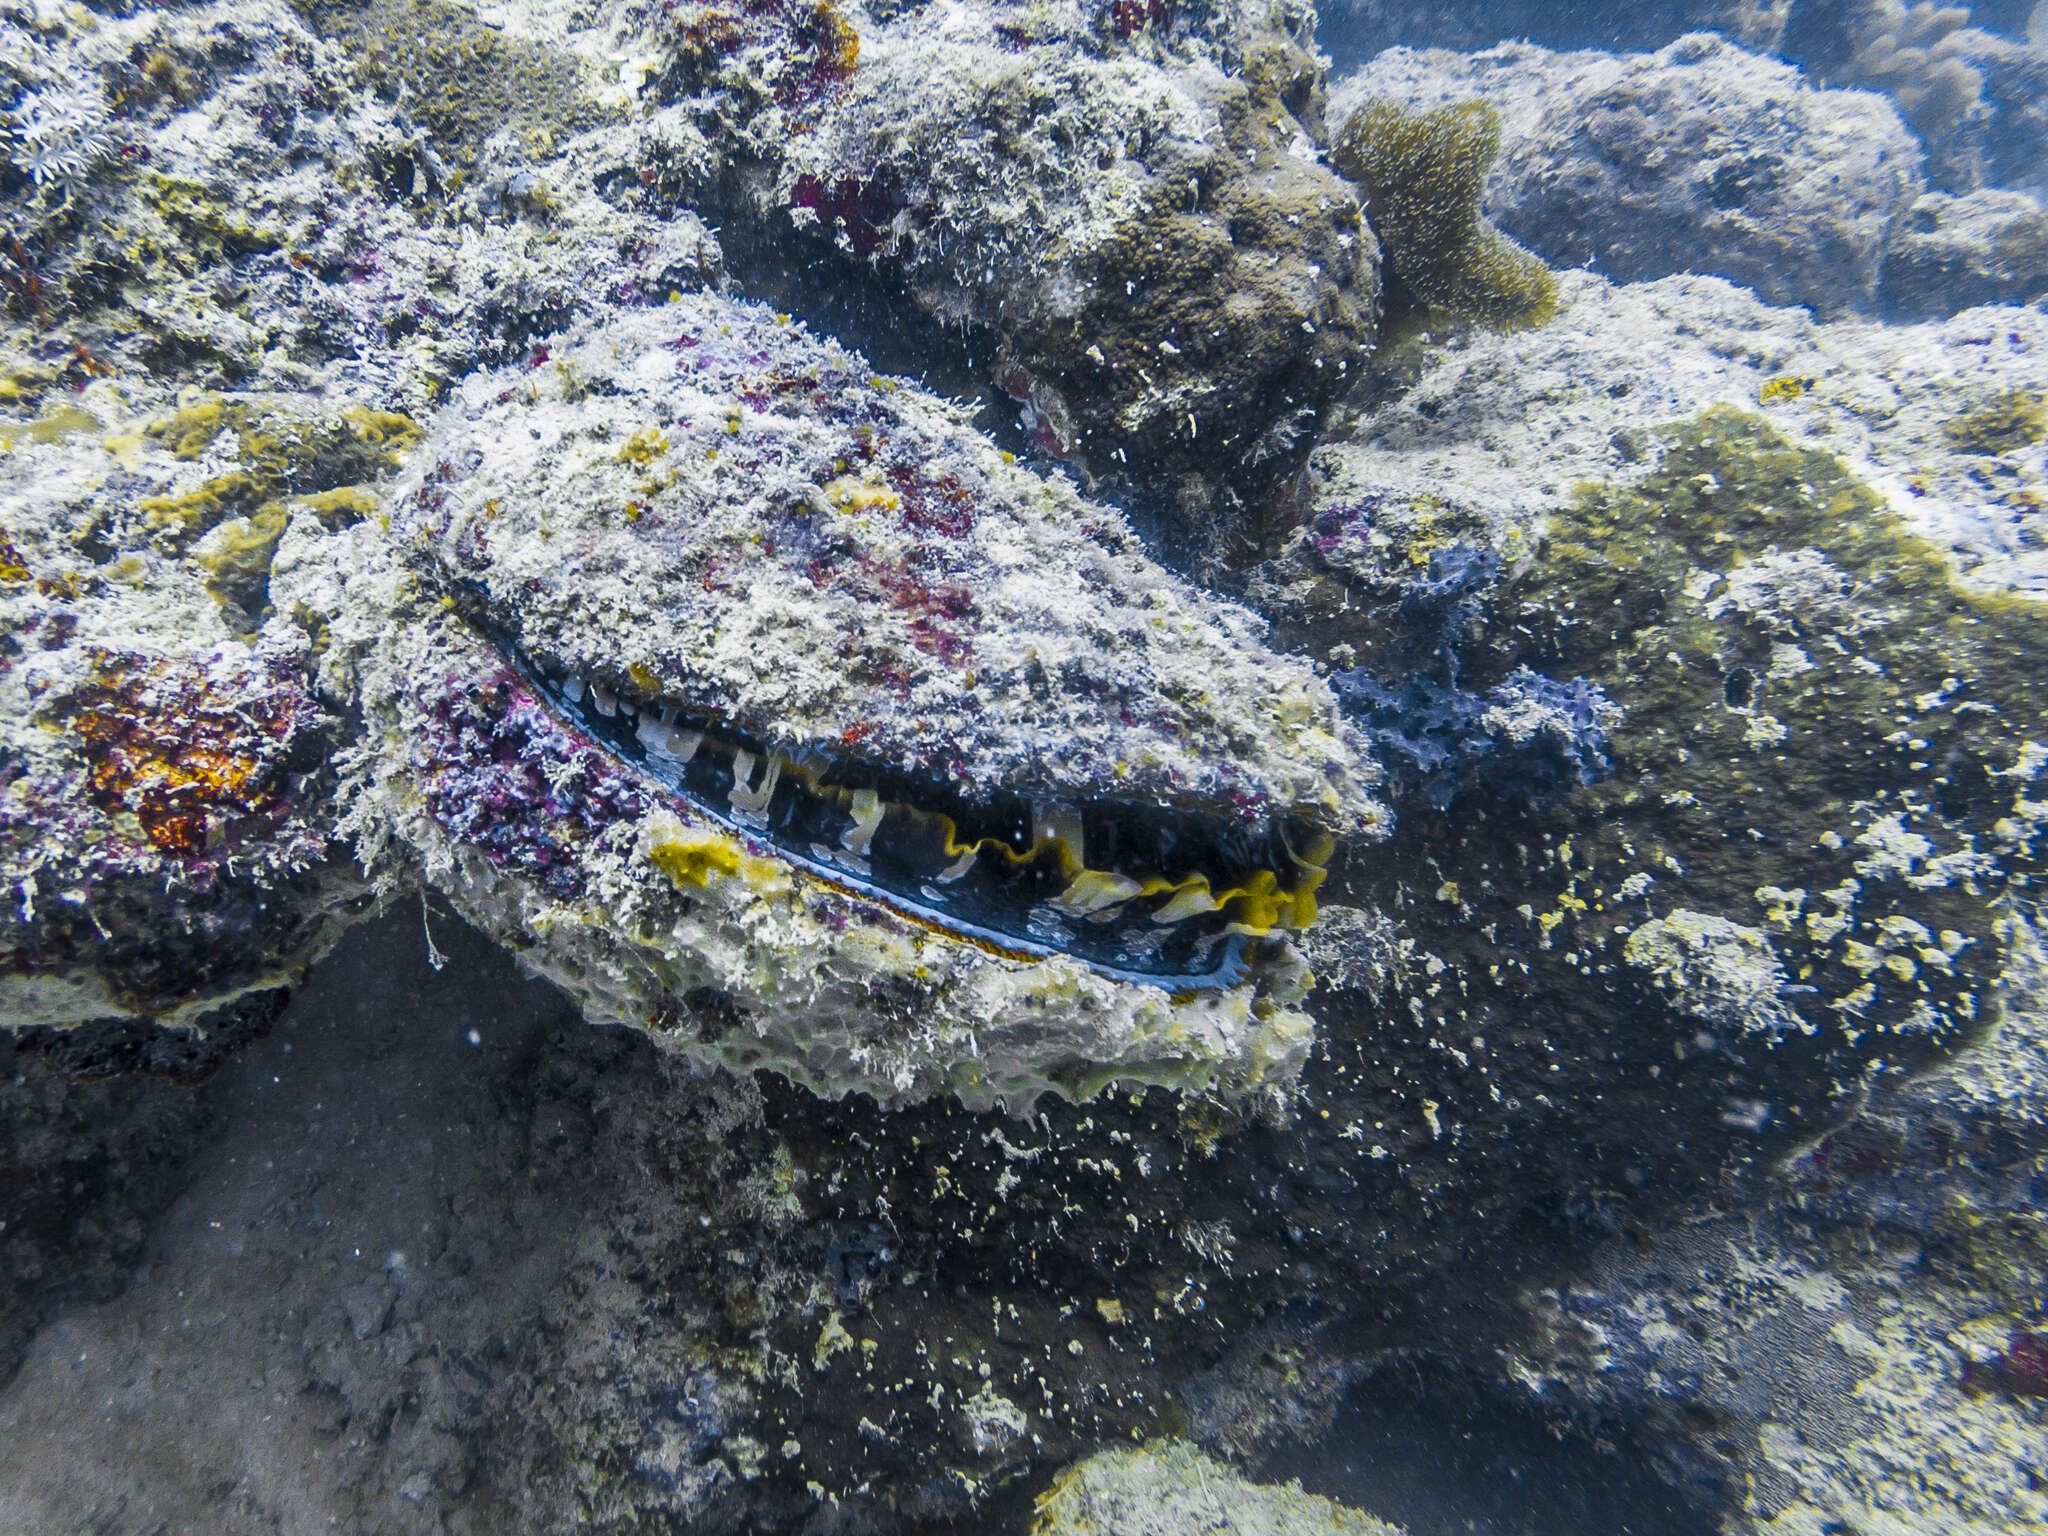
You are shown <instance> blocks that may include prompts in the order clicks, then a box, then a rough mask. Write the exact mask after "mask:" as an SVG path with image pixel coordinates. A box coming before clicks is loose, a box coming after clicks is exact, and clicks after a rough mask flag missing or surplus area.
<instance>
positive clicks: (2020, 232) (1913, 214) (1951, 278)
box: [1881, 187, 2048, 320]
mask: <svg viewBox="0 0 2048 1536" xmlns="http://www.w3.org/2000/svg"><path fill="white" fill-rule="evenodd" d="M2044 294H2048V208H2043V207H2042V205H2041V203H2040V201H2039V200H2038V199H2037V198H2034V197H2032V196H2030V195H2029V194H2027V193H2025V192H2013V191H2007V190H2001V189H1997V188H1991V187H1984V188H1980V189H1978V190H1977V191H1975V192H1966V193H1964V194H1962V195H1961V196H1960V197H1956V196H1951V195H1950V194H1948V193H1946V192H1929V193H1927V194H1925V195H1924V196H1922V197H1919V198H1916V199H1914V201H1913V203H1912V204H1911V206H1909V207H1908V208H1907V209H1906V211H1905V212H1904V213H1903V214H1902V215H1900V217H1899V219H1898V222H1897V223H1895V224H1894V225H1893V226H1892V235H1891V243H1890V245H1889V246H1888V247H1887V248H1886V250H1885V257H1884V289H1883V293H1882V295H1881V298H1882V303H1883V308H1884V310H1885V312H1886V313H1887V314H1888V315H1890V316H1892V317H1894V318H1897V319H1902V320H1921V319H1927V318H1929V317H1931V316H1935V315H1943V314H1952V313H1954V312H1955V311H1956V310H1959V309H1964V308H1968V307H1969V306H1971V305H1976V304H1997V303H2014V302H2024V301H2027V300H2032V299H2037V298H2039V297H2040V296H2042V295H2044Z"/></svg>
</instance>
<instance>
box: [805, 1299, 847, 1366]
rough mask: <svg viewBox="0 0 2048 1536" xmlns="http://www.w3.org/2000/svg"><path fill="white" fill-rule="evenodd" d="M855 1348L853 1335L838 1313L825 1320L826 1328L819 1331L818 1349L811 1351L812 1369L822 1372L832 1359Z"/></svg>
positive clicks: (828, 1316) (831, 1314)
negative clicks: (844, 1351)
mask: <svg viewBox="0 0 2048 1536" xmlns="http://www.w3.org/2000/svg"><path fill="white" fill-rule="evenodd" d="M851 1348H853V1335H852V1334H850V1333H848V1332H847V1331H846V1324H845V1323H844V1322H842V1321H841V1320H840V1317H839V1314H838V1313H837V1312H833V1313H830V1314H829V1315H827V1317H826V1318H825V1326H824V1327H823V1328H820V1329H819V1330H818V1343H817V1347H816V1348H814V1349H813V1350H812V1351H811V1369H812V1370H814V1371H822V1370H824V1369H825V1368H826V1367H827V1366H829V1365H830V1364H831V1363H832V1357H833V1356H834V1355H836V1354H838V1353H840V1352H841V1351H842V1350H848V1349H851Z"/></svg>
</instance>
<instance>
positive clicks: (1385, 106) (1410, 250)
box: [1330, 101, 1557, 329]
mask: <svg viewBox="0 0 2048 1536" xmlns="http://www.w3.org/2000/svg"><path fill="white" fill-rule="evenodd" d="M1499 151H1500V114H1499V113H1498V112H1497V111H1495V110H1494V108H1493V107H1492V106H1491V105H1490V104H1488V103H1486V102H1483V101H1468V102H1463V103H1461V104H1458V105H1455V106H1448V107H1439V108H1437V109H1436V110H1435V111H1433V112H1411V111H1409V110H1408V109H1407V108H1405V107H1402V106H1400V105H1398V104H1396V103H1394V102H1388V101H1374V102H1368V103H1367V104H1366V105H1365V106H1363V107H1361V108H1359V109H1358V111H1356V112H1355V113H1353V114H1352V115H1351V118H1350V120H1349V121H1348V122H1346V123H1345V124H1344V127H1343V128H1342V129H1341V130H1340V131H1339V133H1338V135H1337V139H1336V142H1335V143H1334V144H1333V145H1332V146H1331V148H1330V158H1331V159H1332V160H1333V161H1335V162H1336V165H1337V168H1338V169H1339V170H1340V171H1342V172H1343V173H1344V174H1345V175H1346V176H1349V177H1350V178H1351V179H1352V180H1353V181H1355V182H1357V183H1358V184H1359V186H1360V187H1361V188H1362V189H1363V191H1364V193H1365V200H1366V212H1367V216H1368V217H1369V218H1370V219H1371V221H1372V227H1373V230H1374V232H1375V233H1377V234H1378V235H1379V237H1380V246H1381V249H1382V250H1383V251H1384V252H1385V256H1386V263H1387V266H1388V267H1389V268H1391V269H1392V271H1393V273H1394V275H1395V276H1396V277H1398V278H1399V279H1400V280H1401V282H1402V284H1403V285H1404V286H1405V287H1406V288H1407V289H1408V291H1409V292H1410V293H1411V294H1412V295H1413V296H1414V297H1415V299H1416V300H1417V301H1418V302H1420V303H1421V304H1422V305H1423V306H1424V307H1426V308H1427V309H1429V310H1430V311H1431V312H1433V313H1435V314H1438V315H1441V316H1443V317H1445V318H1447V319H1454V320H1474V321H1477V322H1479V323H1480V324H1482V325H1489V326H1494V327H1496V328H1500V329H1516V328H1520V327H1525V326H1535V325H1542V324H1543V323H1544V322H1545V321H1547V320H1548V319H1550V317H1551V316H1552V315H1553V314H1554V313H1555V312H1556V309H1557V278H1556V277H1555V276H1554V275H1553V274H1552V273H1551V271H1550V269H1549V268H1548V267H1546V266H1544V265H1543V263H1542V261H1541V260H1540V259H1538V258H1537V257H1536V256H1534V255H1532V254H1531V253H1530V252H1528V251H1526V250H1524V249H1522V247H1521V246H1519V245H1517V244H1516V243H1515V242H1514V241H1513V240H1510V239H1509V238H1508V237H1507V236H1506V235H1504V234H1502V233H1501V232H1500V231H1499V230H1498V229H1496V228H1495V227H1494V226H1493V224H1492V223H1491V222H1490V221H1488V219H1487V218H1486V217H1485V215H1484V214H1482V213H1481V212H1480V211H1479V199H1480V194H1481V192H1482V190H1483V189H1484V187H1485V184H1486V172H1487V168H1488V167H1489V166H1491V165H1492V164H1493V159H1494V156H1495V155H1496V154H1497V153H1499Z"/></svg>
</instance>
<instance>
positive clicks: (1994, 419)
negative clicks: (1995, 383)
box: [1941, 389, 2048, 454]
mask: <svg viewBox="0 0 2048 1536" xmlns="http://www.w3.org/2000/svg"><path fill="white" fill-rule="evenodd" d="M1941 435H1942V439H1943V441H1945V442H1946V443H1947V444H1948V445H1949V447H1951V448H1953V449H1954V450H1955V451H1956V452H1958V453H1979V454H1997V453H2012V452H2014V451H2015V450H2016V449H2020V448H2030V447H2032V446H2033V445H2034V444H2035V443H2038V442H2040V441H2041V439H2043V438H2044V437H2048V400H2043V399H2042V397H2041V394H2040V392H2039V391H2038V390H2032V389H2008V390H2006V391H2004V392H2003V393H2002V394H1998V395H1995V396H1993V397H1992V398H1991V399H1989V400H1987V401H1985V402H1984V404H1982V405H1980V406H1977V407H1976V408H1974V409H1972V410H1967V411H1964V412H1963V413H1962V414H1961V415H1959V416H1957V417H1956V418H1955V419H1954V420H1952V421H1950V422H1949V423H1948V424H1947V425H1946V426H1944V427H1943V428H1942V432H1941Z"/></svg>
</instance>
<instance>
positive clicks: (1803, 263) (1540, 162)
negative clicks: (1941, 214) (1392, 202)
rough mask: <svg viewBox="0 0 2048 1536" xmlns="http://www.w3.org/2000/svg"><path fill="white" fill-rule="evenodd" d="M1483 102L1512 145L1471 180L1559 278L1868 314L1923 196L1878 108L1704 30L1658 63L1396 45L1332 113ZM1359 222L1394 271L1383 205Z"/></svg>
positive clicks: (1339, 97)
mask: <svg viewBox="0 0 2048 1536" xmlns="http://www.w3.org/2000/svg"><path fill="white" fill-rule="evenodd" d="M1475 96H1477V97H1483V98H1484V99H1485V101H1486V102H1487V103H1488V104H1489V106H1490V108H1491V109H1493V110H1494V111H1495V112H1497V114H1498V117H1499V119H1500V121H1501V122H1502V123H1503V125H1504V130H1503V135H1504V138H1505V140H1506V148H1505V150H1504V152H1503V153H1502V155H1501V157H1500V159H1499V160H1498V161H1494V162H1493V164H1492V170H1491V173H1490V174H1488V172H1487V165H1486V163H1485V162H1484V161H1482V162H1481V163H1480V164H1478V165H1477V166H1476V167H1475V171H1476V174H1477V175H1479V176H1481V177H1483V178H1484V194H1483V199H1482V203H1481V206H1482V208H1483V209H1484V214H1485V216H1486V217H1488V218H1491V219H1492V220H1493V221H1494V222H1496V223H1498V224H1499V225H1500V227H1501V228H1502V229H1504V230H1506V231H1507V232H1508V233H1509V234H1511V235H1513V236H1514V237H1515V239H1517V240H1519V241H1521V242H1523V244H1525V245H1527V246H1528V247H1529V248H1530V249H1531V250H1534V251H1536V252H1537V253H1539V254H1540V255H1541V256H1542V257H1543V258H1544V259H1545V260H1547V261H1549V262H1551V263H1553V264H1554V265H1557V266H1560V267H1566V266H1582V265H1591V266H1593V267H1594V268H1596V269H1597V270H1599V271H1601V272H1604V273H1606V274H1608V275H1609V276H1612V277H1614V278H1617V279H1619V280H1622V281H1628V282H1635V281H1641V280H1644V279H1649V278H1657V277H1663V276H1666V275H1668V274H1670V273H1673V272H1687V271H1689V272H1711V273H1716V274H1719V275H1721V276H1724V277H1727V278H1730V279H1732V280H1733V281H1735V282H1738V283H1742V284H1746V285H1748V286H1750V287H1752V288H1754V289H1755V290H1756V291H1757V293H1758V294H1760V295H1761V296H1762V297H1763V298H1764V299H1766V300H1767V301H1769V302H1770V303H1773V304H1810V305H1812V306H1814V307H1815V308H1816V309H1820V310H1823V311H1833V310H1838V309H1840V308H1842V307H1843V306H1845V305H1852V304H1854V305H1863V306H1868V305H1870V304H1871V303H1872V302H1873V301H1874V298H1875V295H1876V294H1877V291H1878V285H1879V282H1880V279H1881V277H1882V275H1883V266H1884V261H1885V255H1886V242H1887V239H1888V237H1889V236H1890V234H1891V231H1892V230H1893V228H1894V227H1895V225H1896V223H1897V222H1898V220H1899V219H1900V216H1901V214H1902V212H1903V210H1904V209H1905V207H1906V205H1907V204H1908V203H1910V202H1911V201H1912V200H1913V198H1915V197H1916V196H1917V195H1919V194H1920V193H1921V192H1922V191H1923V190H1924V187H1925V182H1924V180H1923V178H1922V175H1921V169H1920V159H1921V156H1920V151H1919V147H1918V145H1917V144H1916V143H1915V142H1914V139H1913V136H1912V134H1911V133H1910V132H1909V131H1908V130H1907V128H1906V127H1905V125H1904V124H1903V123H1901V122H1900V121H1899V118H1898V115H1897V114H1896V113H1895V112H1894V111H1892V110H1891V109H1890V108H1889V107H1888V106H1887V105H1886V104H1885V103H1884V102H1883V101H1882V100H1879V99H1877V98H1875V97H1872V96H1870V95H1868V94H1866V93H1863V92H1860V91H1821V90H1815V89H1813V88H1812V87H1811V86H1810V84H1809V83H1808V82H1807V81H1806V80H1804V79H1803V78H1802V77H1801V75H1800V73H1799V71H1797V70H1796V69H1792V68H1790V67H1789V66H1786V65H1784V64H1780V63H1777V62H1775V61H1772V60H1769V59H1766V58H1763V57H1760V56H1758V55H1756V54H1752V53H1749V52H1746V51H1744V50H1743V49H1742V48H1739V47H1737V46H1736V45H1735V44H1733V43H1730V42H1727V41H1724V40H1723V39H1721V38H1719V37H1714V36H1711V35H1705V34H1695V35H1691V36H1687V37H1683V38H1680V39H1679V40H1678V41H1676V42H1674V43H1672V44H1671V45H1670V46H1668V47H1666V48H1663V49H1661V50H1659V51H1658V52H1656V53H1653V54H1618V55H1617V54H1613V53H1607V52H1581V53H1553V52H1551V51H1549V50H1547V49H1544V48H1539V47H1536V46H1535V45H1534V44H1530V43H1504V44H1502V45H1500V46H1499V47H1496V48H1489V49H1487V50H1485V51H1484V52H1480V53H1472V54H1458V53H1450V52H1446V51H1443V50H1428V51H1416V50H1412V49H1407V48H1393V49H1389V50H1387V51H1386V52H1384V53H1382V54H1380V55H1379V56H1378V57H1376V58H1374V59H1373V60H1372V61H1371V62H1370V63H1368V64H1367V65H1365V66H1364V67H1363V68H1362V69H1360V70H1359V71H1357V72H1356V73H1355V74H1352V75H1350V76H1348V77H1346V78H1345V79H1343V80H1341V81H1339V82H1338V83H1337V84H1336V86H1335V87H1334V88H1333V90H1332V96H1331V100H1332V103H1333V110H1335V111H1344V110H1348V109H1350V108H1351V106H1352V104H1354V103H1364V102H1367V101H1372V102H1383V103H1391V104H1394V105H1398V106H1399V107H1400V108H1401V109H1403V110H1406V111H1408V112H1412V113H1424V114H1446V113H1449V112H1451V111H1452V110H1453V109H1452V108H1451V107H1449V106H1446V105H1444V104H1445V103H1452V102H1457V101H1459V100H1463V99H1466V98H1470V97H1475ZM1380 110H1381V111H1382V112H1385V111H1387V110H1390V109H1389V108H1388V107H1382V108H1380ZM1468 116H1469V109H1468ZM1433 120H1434V119H1433ZM1441 120H1443V121H1446V122H1448V121H1450V119H1449V118H1448V117H1444V118H1441ZM1461 120H1464V119H1461ZM1470 120H1471V121H1472V122H1473V123H1474V125H1475V129H1474V131H1476V124H1477V122H1478V119H1477V118H1471V119H1470ZM1474 147H1475V148H1476V144H1475V146H1474ZM1338 153H1339V155H1340V157H1341V155H1342V153H1343V151H1342V150H1341V149H1340V150H1339V151H1338ZM1491 158H1492V157H1491V155H1490V154H1489V155H1488V156H1487V157H1486V159H1487V160H1491ZM1369 215H1370V217H1371V218H1372V221H1373V227H1374V228H1375V229H1376V230H1378V231H1379V233H1380V237H1381V239H1382V240H1384V241H1387V242H1388V245H1389V255H1388V261H1389V264H1390V265H1391V266H1392V267H1393V268H1394V270H1395V271H1397V272H1398V271H1400V270H1401V264H1400V261H1399V259H1398V256H1397V255H1396V254H1395V252H1394V237H1393V236H1392V235H1391V234H1390V232H1389V226H1388V220H1387V215H1386V213H1385V212H1384V211H1383V209H1382V207H1381V206H1380V203H1379V201H1378V200H1377V199H1369ZM1968 297H1969V296H1968V295H1958V296H1957V298H1956V300H1955V301H1954V302H1953V304H1952V307H1953V308H1961V307H1963V305H1964V303H1966V302H1968Z"/></svg>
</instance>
